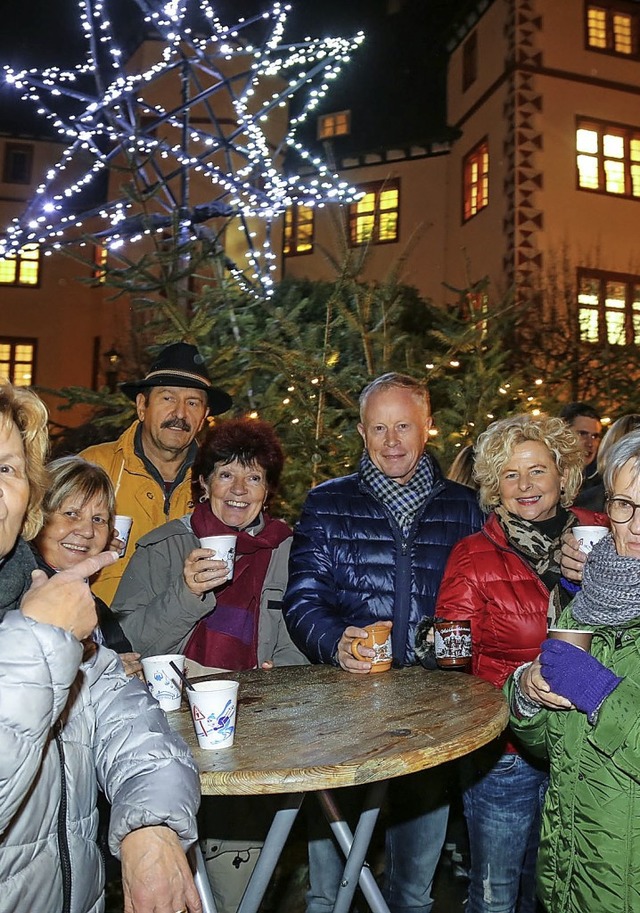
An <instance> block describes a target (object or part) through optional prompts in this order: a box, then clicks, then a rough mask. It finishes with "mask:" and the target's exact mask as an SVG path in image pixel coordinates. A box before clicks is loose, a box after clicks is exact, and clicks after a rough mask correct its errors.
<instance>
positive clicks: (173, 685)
mask: <svg viewBox="0 0 640 913" xmlns="http://www.w3.org/2000/svg"><path fill="white" fill-rule="evenodd" d="M172 661H173V662H174V663H175V665H176V666H177V667H178V669H180V671H181V672H184V656H182V655H181V654H180V653H164V654H162V655H161V656H147V657H145V658H144V659H143V660H141V662H142V671H143V672H144V680H145V682H146V683H147V688H148V689H149V691H150V693H151V696H152V697H154V698H155V699H156V700H157V702H158V703H159V704H160V706H161V707H162V709H163V710H179V709H180V699H181V696H182V681H181V680H180V676H179V675H178V674H177V672H176V671H175V669H172V668H171V662H172Z"/></svg>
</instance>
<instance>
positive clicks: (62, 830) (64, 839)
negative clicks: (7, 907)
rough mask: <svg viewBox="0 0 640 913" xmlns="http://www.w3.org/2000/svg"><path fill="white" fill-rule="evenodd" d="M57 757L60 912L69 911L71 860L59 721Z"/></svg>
mask: <svg viewBox="0 0 640 913" xmlns="http://www.w3.org/2000/svg"><path fill="white" fill-rule="evenodd" d="M54 733H55V739H56V747H57V749H58V757H59V759H60V807H59V808H58V852H59V854H60V868H61V869H62V911H61V913H70V911H71V858H70V853H69V841H68V835H67V775H66V773H65V769H64V744H63V742H62V724H61V723H60V720H58V722H57V723H56V725H55V729H54Z"/></svg>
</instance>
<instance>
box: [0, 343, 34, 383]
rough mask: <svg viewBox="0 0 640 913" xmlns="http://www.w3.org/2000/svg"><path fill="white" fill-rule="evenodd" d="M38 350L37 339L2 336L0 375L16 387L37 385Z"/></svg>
mask: <svg viewBox="0 0 640 913" xmlns="http://www.w3.org/2000/svg"><path fill="white" fill-rule="evenodd" d="M37 348H38V341H37V339H18V338H16V337H13V336H0V375H1V376H2V377H7V378H8V379H9V380H10V381H11V383H12V384H15V386H16V387H30V386H32V385H33V384H35V382H36V351H37Z"/></svg>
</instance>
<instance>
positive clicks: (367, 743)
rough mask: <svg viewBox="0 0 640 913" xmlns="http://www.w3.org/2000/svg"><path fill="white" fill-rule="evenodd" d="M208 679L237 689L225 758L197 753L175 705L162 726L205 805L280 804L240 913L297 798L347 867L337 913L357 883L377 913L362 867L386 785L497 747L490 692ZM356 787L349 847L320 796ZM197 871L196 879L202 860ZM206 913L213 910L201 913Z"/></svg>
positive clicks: (430, 681) (403, 675)
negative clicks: (188, 759)
mask: <svg viewBox="0 0 640 913" xmlns="http://www.w3.org/2000/svg"><path fill="white" fill-rule="evenodd" d="M211 677H212V678H220V677H223V678H228V679H232V680H234V681H238V682H239V683H240V688H239V692H238V715H237V720H236V736H235V742H234V745H233V747H232V748H228V749H222V750H219V751H204V750H202V749H200V748H198V745H197V739H196V736H195V732H194V729H193V723H192V721H191V715H190V713H189V711H188V709H187V708H186V707H185V706H184V704H183V708H182V709H181V710H180V711H176V712H175V713H170V714H169V721H170V723H171V726H172V728H173V729H174V731H176V732H178V733H180V735H182V736H183V737H184V738H185V740H186V741H187V743H188V744H189V745H190V747H191V749H192V750H193V754H194V757H195V759H196V763H197V764H198V767H199V769H200V781H201V784H202V792H203V794H205V795H220V796H222V795H224V796H229V795H231V796H236V795H265V794H273V793H281V794H285V795H286V799H285V801H284V804H283V808H282V809H281V810H280V811H279V812H278V813H277V814H276V816H275V819H274V823H273V825H272V826H271V829H270V831H269V834H268V836H267V840H266V842H265V845H264V847H263V849H262V852H261V854H260V858H259V860H258V863H257V865H256V868H255V870H254V873H253V875H252V878H251V881H250V883H249V887H248V888H247V891H246V893H245V896H244V897H243V899H242V903H241V905H240V908H239V913H255V911H256V910H257V909H258V906H259V904H260V902H261V900H262V896H263V894H264V891H265V890H266V887H267V885H268V882H269V879H270V877H271V874H272V872H273V869H274V868H275V865H276V863H277V860H278V858H279V855H280V852H281V851H282V847H283V845H284V842H285V841H286V838H287V836H288V834H289V831H290V829H291V826H292V825H293V821H294V820H295V816H296V814H297V812H298V810H299V808H300V804H301V802H302V798H303V796H304V794H305V793H307V792H316V793H317V794H318V797H319V799H320V802H321V805H322V806H323V808H324V810H325V814H327V817H328V819H329V823H330V825H331V827H332V829H333V831H334V834H335V836H336V837H337V839H338V841H339V843H340V845H341V846H342V848H343V850H344V851H345V854H346V856H347V863H346V868H345V877H344V879H343V884H342V885H341V888H340V890H339V892H338V897H337V900H336V906H335V908H334V909H335V911H336V913H341V911H346V910H347V909H348V907H349V905H350V903H351V899H352V897H353V893H354V892H355V888H356V884H357V882H358V880H360V884H361V887H362V888H363V891H364V893H365V896H366V897H367V900H368V901H369V904H370V905H371V906H372V909H374V911H376V913H384V911H385V910H386V905H385V904H384V901H383V900H382V898H381V896H380V893H379V891H378V889H377V886H376V885H375V882H374V880H373V876H372V875H371V872H370V871H369V869H368V868H367V867H365V868H364V869H363V863H364V859H365V855H366V852H367V849H368V846H369V841H370V839H371V835H372V833H373V828H374V826H375V822H376V819H377V816H378V813H379V810H380V804H381V802H382V799H383V796H384V790H385V787H386V781H388V780H389V779H390V778H392V777H400V776H403V775H404V774H409V773H413V772H415V771H419V770H424V769H425V768H428V767H434V766H436V765H438V764H442V763H444V762H445V761H450V760H452V759H454V758H458V757H461V756H462V755H465V754H468V753H469V752H470V751H473V750H474V749H476V748H479V747H480V746H482V745H485V744H486V743H487V742H489V741H491V739H493V738H495V737H496V736H497V735H499V734H500V732H502V730H503V729H504V727H505V726H506V724H507V719H508V709H507V704H506V701H505V698H504V696H503V695H502V693H501V692H500V691H499V690H497V689H496V688H494V687H493V686H492V685H489V684H488V683H487V682H484V681H482V680H481V679H478V678H474V677H472V676H471V675H466V674H464V673H459V672H449V671H446V672H443V671H436V672H427V671H426V670H425V669H423V668H422V667H421V666H412V667H409V668H406V669H397V670H396V669H392V670H391V671H389V672H383V673H379V674H373V675H372V674H369V675H354V674H350V673H348V672H344V671H342V670H341V669H337V668H334V667H333V666H288V667H281V668H276V669H274V670H272V671H270V672H264V671H261V670H253V671H251V672H227V673H221V674H218V675H216V676H211ZM360 784H372V786H371V790H370V792H369V794H368V796H367V799H366V800H365V805H364V810H363V813H362V815H361V818H360V821H359V824H358V827H357V828H356V831H355V836H354V835H352V834H351V831H350V829H349V828H348V826H347V825H346V822H344V820H343V819H342V816H341V814H340V810H339V808H338V807H337V802H336V800H335V797H334V796H333V794H331V793H328V792H326V791H327V790H333V789H335V788H338V787H344V786H355V785H360ZM198 863H199V866H198V867H199V869H200V868H201V865H202V861H201V859H199V860H198ZM205 880H206V876H205ZM204 887H205V888H206V886H204ZM201 893H202V891H201ZM211 903H212V901H211ZM205 909H206V910H207V909H215V907H207V905H206V903H205Z"/></svg>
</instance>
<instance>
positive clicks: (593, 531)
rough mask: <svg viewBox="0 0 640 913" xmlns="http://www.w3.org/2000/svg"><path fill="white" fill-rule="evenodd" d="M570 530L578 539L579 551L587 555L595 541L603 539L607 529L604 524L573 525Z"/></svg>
mask: <svg viewBox="0 0 640 913" xmlns="http://www.w3.org/2000/svg"><path fill="white" fill-rule="evenodd" d="M571 532H572V533H573V535H574V536H575V537H576V539H577V540H578V545H579V546H580V551H581V552H584V553H585V555H588V554H589V552H590V551H591V549H592V548H593V546H594V545H595V544H596V542H599V541H600V540H601V539H603V538H604V537H605V536H606V535H607V533H608V532H609V530H608V529H607V527H606V526H574V527H573V529H572V530H571Z"/></svg>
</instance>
